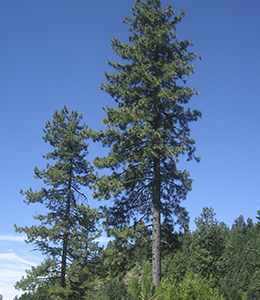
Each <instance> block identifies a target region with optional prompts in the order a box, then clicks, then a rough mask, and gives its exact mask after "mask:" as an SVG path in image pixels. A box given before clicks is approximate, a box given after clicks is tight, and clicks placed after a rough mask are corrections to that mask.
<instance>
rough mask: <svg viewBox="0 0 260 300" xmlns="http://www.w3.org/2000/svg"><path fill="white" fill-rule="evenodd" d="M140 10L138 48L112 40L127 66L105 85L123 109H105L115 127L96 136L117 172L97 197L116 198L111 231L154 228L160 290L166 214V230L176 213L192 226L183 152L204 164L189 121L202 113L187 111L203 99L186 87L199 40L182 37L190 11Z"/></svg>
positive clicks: (101, 163)
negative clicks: (186, 205) (194, 99)
mask: <svg viewBox="0 0 260 300" xmlns="http://www.w3.org/2000/svg"><path fill="white" fill-rule="evenodd" d="M132 12H133V17H132V18H125V19H124V20H123V22H124V23H127V24H128V25H130V32H131V36H130V37H129V42H130V43H129V44H124V43H122V42H121V41H119V40H118V39H117V38H113V39H112V40H111V46H112V48H113V50H114V51H115V53H116V54H117V55H119V57H120V62H116V63H113V62H110V61H109V62H108V63H109V65H110V66H111V67H112V68H113V69H114V70H115V72H114V73H111V74H108V73H105V76H106V79H107V82H106V83H102V86H101V89H102V90H104V91H106V92H107V93H108V94H109V95H110V96H111V97H113V98H114V99H115V101H116V104H117V108H113V107H105V108H104V110H105V111H106V113H107V116H106V118H105V119H104V121H103V122H104V124H105V125H106V127H107V129H106V130H105V131H100V132H98V133H93V138H94V140H95V141H98V140H101V141H102V143H103V145H104V146H109V147H111V149H110V152H109V154H108V156H107V157H104V158H99V157H97V158H96V159H95V160H94V164H95V165H96V166H97V167H98V168H110V169H111V170H112V174H110V175H108V176H102V177H101V178H100V179H99V180H98V181H97V182H95V187H96V192H95V193H94V196H95V197H97V198H99V199H102V198H104V199H110V198H111V197H112V198H113V199H114V205H113V207H111V208H108V209H106V214H107V215H108V221H107V226H108V228H111V227H117V228H119V229H120V230H121V229H122V228H123V226H124V225H131V221H132V222H133V223H135V224H136V223H138V222H141V221H145V222H146V226H151V227H152V261H153V267H152V269H153V270H152V273H153V275H152V276H153V285H155V286H158V285H159V282H160V278H161V250H160V243H161V215H162V216H163V218H164V220H163V223H164V226H165V227H168V228H170V224H172V223H173V222H174V220H173V215H175V216H176V217H177V221H176V223H178V224H179V225H181V226H182V227H183V228H185V229H187V227H188V214H187V212H186V210H185V208H183V207H182V206H181V204H180V203H181V201H182V200H185V198H186V195H187V193H188V191H190V190H191V183H192V179H190V178H189V173H188V172H187V171H185V170H184V171H182V170H180V169H178V168H177V163H178V161H179V157H180V156H181V155H183V154H186V155H187V159H188V160H191V159H193V158H194V159H196V160H199V159H198V158H197V157H196V156H195V155H194V153H195V146H194V143H195V142H194V140H193V139H192V138H191V137H190V128H189V123H190V122H193V121H197V119H198V118H199V117H200V116H201V113H200V112H199V111H198V110H191V109H189V108H185V107H186V105H187V103H188V102H189V100H190V98H191V97H192V96H193V95H195V94H197V91H196V89H195V88H189V87H187V86H186V79H187V77H189V76H190V75H191V74H192V73H193V72H194V67H193V65H192V64H191V62H192V61H193V60H194V59H195V58H196V55H195V54H194V53H192V52H189V51H188V47H189V46H190V45H192V42H189V41H187V40H184V41H178V40H177V35H176V33H175V31H176V28H177V24H178V23H179V22H180V21H181V20H182V18H183V17H184V16H185V13H184V11H183V10H182V11H181V12H180V14H179V15H175V12H174V10H173V9H172V6H171V5H169V6H167V7H166V8H162V7H161V2H160V1H159V0H148V1H141V0H136V1H135V4H134V6H133V8H132ZM123 62H125V64H124V63H123ZM133 223H132V224H133Z"/></svg>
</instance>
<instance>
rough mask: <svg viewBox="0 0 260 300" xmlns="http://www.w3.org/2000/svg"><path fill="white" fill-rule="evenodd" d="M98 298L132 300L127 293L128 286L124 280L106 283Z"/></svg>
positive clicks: (112, 280)
mask: <svg viewBox="0 0 260 300" xmlns="http://www.w3.org/2000/svg"><path fill="white" fill-rule="evenodd" d="M95 297H96V298H91V299H102V300H132V297H131V295H130V294H129V293H128V291H127V286H126V284H125V283H124V281H122V280H118V279H117V278H114V279H111V280H109V281H108V282H106V283H105V285H104V287H103V288H102V289H101V290H100V291H99V293H97V295H96V296H95Z"/></svg>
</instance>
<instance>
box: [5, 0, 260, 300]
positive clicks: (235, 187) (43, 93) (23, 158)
mask: <svg viewBox="0 0 260 300" xmlns="http://www.w3.org/2000/svg"><path fill="white" fill-rule="evenodd" d="M170 3H171V2H170V1H162V4H163V6H166V5H167V4H170ZM133 4H134V0H131V1H130V0H127V1H123V0H111V1H107V0H98V1H84V0H77V1H68V0H57V1H51V0H46V1H40V0H34V1H32V0H31V1H28V0H23V1H17V0H13V1H0V41H1V42H0V57H1V60H0V97H1V98H0V126H1V127H0V128H1V131H0V141H1V155H0V166H1V181H0V185H1V196H0V197H1V198H0V199H1V201H0V207H1V218H0V222H1V223H0V224H1V226H0V294H3V296H4V299H7V300H12V299H13V297H14V295H16V294H19V292H18V291H14V290H13V289H12V285H13V284H14V283H15V282H16V281H17V280H19V279H20V278H21V276H22V274H24V270H25V269H26V268H30V266H31V265H33V264H39V263H40V262H41V260H42V259H41V258H40V256H39V254H38V253H36V252H31V250H32V248H33V247H32V245H26V244H25V243H24V242H23V237H22V236H21V235H18V234H16V233H15V232H14V227H13V225H14V223H16V224H17V225H19V226H25V225H27V226H30V225H31V224H32V223H33V218H32V215H33V214H34V213H35V211H38V212H39V211H40V210H41V209H42V208H41V206H40V205H39V206H37V205H35V206H33V205H31V206H26V205H25V204H24V203H23V201H22V200H23V197H22V196H21V195H20V194H19V190H20V189H23V190H26V189H28V188H29V187H32V188H33V189H35V190H37V189H39V188H40V187H41V182H40V181H37V180H35V179H34V178H33V169H34V166H37V167H38V168H43V167H44V166H45V161H44V160H43V158H42V155H44V154H46V152H47V151H48V150H49V147H48V146H47V145H46V144H45V143H44V141H43V140H42V135H43V132H42V130H43V128H44V124H45V122H46V121H47V120H51V119H52V115H53V112H54V111H55V110H57V109H58V110H60V109H61V108H62V107H63V105H67V107H68V109H69V110H78V111H79V112H80V113H82V114H83V116H84V122H86V123H87V124H88V125H89V126H90V127H92V128H94V129H99V128H101V127H102V119H103V118H104V117H105V114H104V112H102V110H101V107H102V106H103V105H113V100H112V99H111V98H110V97H109V96H108V95H107V94H106V93H104V92H101V91H100V83H101V82H102V80H104V75H103V74H104V71H105V70H108V67H107V64H106V61H107V59H110V60H112V61H116V60H117V57H116V56H115V55H114V53H113V51H112V49H111V48H110V46H109V40H110V39H111V38H112V37H113V36H115V37H118V38H119V39H121V40H122V41H124V42H127V38H128V35H129V32H128V26H127V25H124V24H122V23H121V19H122V18H123V17H125V16H131V11H130V9H131V7H132V6H133ZM172 4H173V7H174V9H176V11H177V12H178V11H179V10H180V9H181V8H182V7H184V8H185V10H186V18H185V19H183V21H182V22H181V23H180V24H179V27H178V30H177V34H178V36H179V39H188V40H193V41H194V47H193V48H190V50H192V51H194V52H195V53H196V54H197V55H203V60H202V61H200V62H199V61H198V62H195V69H196V70H195V71H196V73H195V74H194V75H193V76H192V78H191V79H190V80H189V81H188V84H189V85H190V86H191V87H192V86H196V87H197V88H198V89H199V91H200V95H199V96H197V97H194V98H193V99H192V100H191V103H190V105H191V106H192V107H194V108H197V109H200V110H201V111H202V113H203V117H202V119H201V120H199V122H197V123H196V124H193V125H192V136H193V137H194V138H195V140H196V145H197V154H199V155H201V156H202V161H201V162H200V163H199V164H197V163H195V162H189V163H185V164H184V167H185V168H186V169H187V170H188V171H190V173H191V177H193V178H194V179H195V181H194V184H193V191H192V192H191V193H190V194H189V195H188V198H187V200H186V201H185V202H184V203H183V204H184V206H186V208H187V210H188V211H189V214H190V218H191V229H194V224H193V220H194V218H195V217H197V216H199V214H200V213H201V211H202V208H203V207H204V206H212V207H213V208H214V210H215V212H216V214H217V219H218V220H219V221H223V222H225V223H226V224H227V225H228V226H232V223H233V221H234V219H235V218H237V217H238V216H239V215H240V214H243V215H244V217H245V219H247V218H252V219H253V220H254V221H255V216H256V213H257V210H258V209H259V204H260V184H259V179H260V178H259V177H260V176H259V170H260V159H259V148H260V147H259V146H260V126H259V112H260V101H259V100H260V88H259V86H260V73H259V70H260V58H259V53H260V28H259V27H260V21H259V11H260V2H259V0H250V1H246V0H230V1H226V0H219V1H206V0H196V1H190V0H176V1H173V2H172ZM89 150H90V155H89V160H92V159H93V157H94V156H96V155H102V153H103V154H105V153H106V151H107V150H106V149H102V148H101V146H100V145H98V144H95V145H94V146H91V147H90V149H89ZM89 204H90V205H91V206H93V205H95V206H97V205H98V204H99V203H98V204H97V203H94V202H93V201H92V200H91V198H90V196H89Z"/></svg>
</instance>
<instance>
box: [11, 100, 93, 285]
mask: <svg viewBox="0 0 260 300" xmlns="http://www.w3.org/2000/svg"><path fill="white" fill-rule="evenodd" d="M81 119H82V116H81V115H78V113H77V112H76V111H72V112H71V113H70V114H69V112H68V110H67V108H66V106H64V107H63V108H62V110H61V111H60V112H58V111H55V113H54V115H53V120H52V122H50V121H48V122H47V123H46V125H45V129H44V133H45V135H44V136H43V139H44V141H45V142H47V143H49V144H50V146H52V147H53V148H54V150H53V151H52V152H49V153H47V154H46V155H45V156H43V157H44V158H46V159H47V160H52V161H54V164H49V163H48V164H47V165H46V168H45V169H43V170H39V169H38V168H37V167H35V169H34V174H35V178H39V179H42V180H43V183H44V187H42V189H41V190H40V191H38V192H37V191H33V190H32V189H31V188H30V189H28V190H27V191H21V194H22V195H25V196H26V199H25V200H24V202H25V203H26V204H28V205H29V204H32V203H42V204H44V205H45V207H46V209H47V213H46V214H37V215H35V216H34V219H35V220H37V221H39V222H40V225H39V226H35V225H34V226H31V227H27V226H26V227H17V226H16V225H15V228H16V231H18V232H25V233H26V235H27V242H28V243H33V244H34V246H35V250H39V251H41V252H42V254H43V255H44V256H46V257H47V260H46V261H45V262H44V263H43V264H42V265H41V266H39V267H37V268H36V269H35V268H34V269H33V270H32V271H31V272H29V273H28V276H29V277H30V278H29V277H28V280H27V281H28V282H30V281H32V282H33V281H34V280H35V282H38V280H37V277H39V276H40V274H42V276H43V278H45V280H48V281H49V283H50V282H51V283H52V284H53V283H54V282H55V285H57V278H59V283H58V286H60V287H61V288H64V287H65V286H66V274H67V271H68V258H69V259H70V261H73V262H74V264H75V258H77V257H78V256H79V255H78V251H83V250H82V245H83V249H84V251H85V255H87V251H88V249H89V248H88V246H89V244H90V243H91V242H92V241H93V240H94V239H95V237H96V235H95V234H93V228H94V229H95V230H96V228H95V225H96V223H97V219H98V212H97V211H96V210H95V211H94V210H93V211H92V212H90V208H89V207H86V206H85V205H83V204H84V202H85V200H86V199H85V196H84V194H83V193H81V192H80V188H81V187H82V186H89V185H90V183H92V182H93V179H94V174H93V167H92V166H91V165H90V163H89V162H88V161H87V160H86V156H87V154H88V150H87V149H88V144H87V143H86V142H85V140H86V138H87V137H88V128H87V126H86V125H85V124H83V125H80V122H81ZM95 230H94V231H95ZM86 231H87V232H89V235H88V234H86ZM75 243H77V245H76V246H75ZM81 259H82V258H81ZM85 265H86V263H85ZM35 274H36V275H35ZM35 277H36V278H35ZM53 279H55V280H53ZM27 281H26V280H25V281H24V280H22V281H21V282H20V285H19V283H18V284H17V287H18V288H19V287H20V288H23V287H24V288H26V282H27ZM34 286H35V287H37V284H35V283H34Z"/></svg>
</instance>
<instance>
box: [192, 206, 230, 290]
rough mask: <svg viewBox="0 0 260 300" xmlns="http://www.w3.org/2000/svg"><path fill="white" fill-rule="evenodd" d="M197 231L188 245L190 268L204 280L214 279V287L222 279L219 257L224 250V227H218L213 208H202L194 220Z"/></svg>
mask: <svg viewBox="0 0 260 300" xmlns="http://www.w3.org/2000/svg"><path fill="white" fill-rule="evenodd" d="M195 224H196V227H197V229H196V230H195V231H194V232H193V234H192V242H191V245H190V255H191V257H192V259H191V262H190V264H191V267H192V269H193V271H194V272H195V273H200V274H201V275H202V276H203V277H205V278H206V279H209V278H210V277H211V278H212V279H214V284H215V285H216V284H217V283H218V281H219V280H220V279H221V278H222V276H223V275H224V274H222V271H223V270H221V269H222V268H221V256H222V254H223V251H224V248H225V235H226V230H225V226H223V225H222V226H220V225H219V222H218V221H217V219H216V218H215V213H214V210H213V208H208V207H204V208H203V212H202V214H201V215H200V217H198V218H195Z"/></svg>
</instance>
